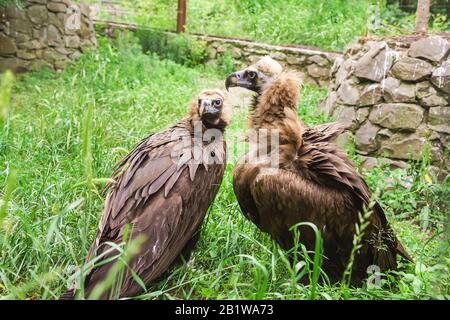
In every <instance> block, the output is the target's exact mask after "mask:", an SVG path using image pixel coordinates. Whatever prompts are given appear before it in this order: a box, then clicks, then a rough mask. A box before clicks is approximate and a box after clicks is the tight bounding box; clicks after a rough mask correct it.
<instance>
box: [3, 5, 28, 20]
mask: <svg viewBox="0 0 450 320" xmlns="http://www.w3.org/2000/svg"><path fill="white" fill-rule="evenodd" d="M5 13H6V17H7V18H9V19H20V20H25V11H24V10H21V9H20V8H18V7H16V6H15V5H12V6H7V7H6V8H5Z"/></svg>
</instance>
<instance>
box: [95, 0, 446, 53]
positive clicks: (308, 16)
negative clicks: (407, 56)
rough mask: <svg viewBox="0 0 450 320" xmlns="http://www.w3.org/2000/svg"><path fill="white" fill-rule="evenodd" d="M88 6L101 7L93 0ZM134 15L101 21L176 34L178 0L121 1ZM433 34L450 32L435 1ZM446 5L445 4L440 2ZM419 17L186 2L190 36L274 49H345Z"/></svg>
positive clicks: (365, 2)
mask: <svg viewBox="0 0 450 320" xmlns="http://www.w3.org/2000/svg"><path fill="white" fill-rule="evenodd" d="M89 2H98V1H95V0H89ZM120 3H121V6H122V7H124V8H126V10H128V11H131V12H133V14H125V15H124V16H122V17H117V16H112V17H111V16H109V15H108V14H107V13H104V15H103V16H101V18H104V19H112V20H116V21H117V20H119V21H125V22H133V23H139V24H143V25H146V26H150V27H153V28H160V29H164V30H175V29H176V20H177V19H176V15H177V1H173V0H159V1H151V0H122V1H120ZM433 4H434V6H433V7H432V15H431V18H430V30H431V31H450V21H449V20H448V17H447V16H446V12H445V10H444V9H443V6H442V7H441V9H439V8H438V7H437V6H436V5H437V4H438V3H437V2H436V1H433ZM441 5H442V0H441ZM414 21H415V14H414V13H407V12H405V11H402V10H400V9H399V8H398V6H397V5H389V6H388V5H386V1H384V0H382V1H379V0H245V1H240V0H223V1H208V0H195V1H187V21H186V30H187V31H189V32H196V33H205V34H211V35H221V36H228V37H241V38H246V39H251V40H256V41H261V42H267V43H274V44H299V45H310V46H316V47H320V48H323V49H330V50H342V49H343V48H344V47H345V46H346V45H347V44H348V43H349V42H351V41H353V40H355V39H356V38H357V37H362V36H366V35H399V34H408V33H411V32H412V31H413V30H414Z"/></svg>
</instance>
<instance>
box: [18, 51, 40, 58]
mask: <svg viewBox="0 0 450 320" xmlns="http://www.w3.org/2000/svg"><path fill="white" fill-rule="evenodd" d="M17 57H18V58H21V59H24V60H33V59H34V58H36V54H35V53H34V51H29V50H18V51H17Z"/></svg>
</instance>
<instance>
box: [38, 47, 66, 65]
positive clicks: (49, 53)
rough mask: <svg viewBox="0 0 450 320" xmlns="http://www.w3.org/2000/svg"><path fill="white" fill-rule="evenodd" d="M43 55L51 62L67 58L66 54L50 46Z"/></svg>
mask: <svg viewBox="0 0 450 320" xmlns="http://www.w3.org/2000/svg"><path fill="white" fill-rule="evenodd" d="M43 57H44V59H45V60H47V61H49V62H55V61H58V60H64V59H65V58H66V55H65V54H61V53H59V52H58V51H56V50H54V49H51V48H48V49H47V50H45V51H44V54H43Z"/></svg>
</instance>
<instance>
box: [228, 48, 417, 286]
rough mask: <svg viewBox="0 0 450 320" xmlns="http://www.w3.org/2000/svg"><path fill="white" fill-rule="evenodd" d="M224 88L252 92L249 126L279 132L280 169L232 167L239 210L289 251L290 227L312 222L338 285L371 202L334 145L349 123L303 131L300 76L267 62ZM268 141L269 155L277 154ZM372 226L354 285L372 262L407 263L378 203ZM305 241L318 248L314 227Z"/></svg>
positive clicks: (264, 163) (263, 164)
mask: <svg viewBox="0 0 450 320" xmlns="http://www.w3.org/2000/svg"><path fill="white" fill-rule="evenodd" d="M225 86H226V87H227V89H228V88H229V87H233V86H234V87H236V86H237V87H243V88H247V89H249V90H253V91H255V92H256V93H257V94H256V96H255V98H254V100H253V102H252V104H251V106H250V108H251V110H250V116H249V117H250V126H251V129H254V130H261V129H267V130H268V132H269V133H268V135H269V136H270V133H271V132H273V131H277V132H278V134H279V149H278V151H277V153H278V156H279V162H278V168H277V169H276V170H275V171H274V170H273V168H272V169H270V170H267V169H268V168H271V167H273V165H272V164H271V163H270V161H269V158H270V157H266V158H264V157H260V158H259V159H256V160H255V159H252V157H251V156H252V154H251V153H247V154H246V155H244V157H243V159H241V160H240V161H239V163H240V164H238V165H236V166H235V168H234V174H233V176H234V181H233V184H234V192H235V193H236V197H237V199H238V202H239V205H240V207H241V210H242V212H243V213H244V215H245V216H246V217H247V218H248V219H250V220H251V221H252V222H253V223H255V224H256V225H257V226H258V227H259V228H260V229H261V230H262V231H264V232H267V233H269V234H270V235H271V236H272V238H273V239H274V240H276V241H277V242H278V243H279V244H280V246H281V247H282V248H284V249H291V248H292V247H293V244H294V242H293V233H292V231H290V228H291V227H292V226H293V225H296V224H298V223H300V222H312V223H314V224H315V225H316V226H317V228H318V229H319V230H320V232H321V234H322V237H323V245H324V252H323V254H324V257H323V265H322V269H323V271H325V273H326V274H327V275H328V277H329V279H330V281H331V282H337V281H340V280H341V279H342V277H343V273H344V270H345V268H346V266H347V264H348V262H349V256H350V252H351V250H352V247H353V245H352V241H353V238H354V234H355V224H356V223H357V222H358V212H361V213H362V211H363V208H364V207H365V206H367V204H368V203H369V200H370V198H371V193H370V191H369V188H368V186H367V184H366V183H365V182H364V180H363V178H362V177H361V175H360V174H359V173H358V172H357V171H356V170H355V168H354V165H353V163H352V162H351V161H350V160H349V159H348V157H347V155H346V154H345V152H343V151H342V150H340V149H339V148H338V147H337V146H336V144H335V143H334V140H335V138H336V137H337V136H338V135H339V134H340V133H342V131H343V130H344V126H343V125H340V124H338V123H331V124H325V125H320V126H316V127H313V128H306V127H305V126H304V125H303V123H302V122H301V121H300V119H299V118H298V114H297V100H298V94H299V86H300V80H299V78H298V76H297V75H296V74H295V73H292V72H283V71H282V67H281V66H280V64H278V63H277V62H276V61H274V60H273V59H271V58H270V57H264V58H262V59H261V60H259V61H258V62H257V63H255V64H254V65H252V66H250V67H248V68H246V69H244V70H241V71H238V72H235V73H232V74H230V75H229V76H228V78H227V79H226V83H225ZM258 143H260V142H258ZM271 143H273V141H269V146H268V148H267V149H268V151H269V152H270V151H272V152H273V150H277V149H276V146H275V145H272V144H271ZM256 149H257V148H256ZM253 156H255V154H253ZM253 158H254V157H253ZM369 222H370V224H369V226H368V227H367V229H366V230H365V234H364V238H363V241H362V247H361V249H360V250H359V251H358V252H357V254H356V256H355V261H354V264H353V269H352V284H355V285H357V284H360V283H361V282H362V281H363V279H365V278H366V277H367V272H366V269H367V268H368V267H369V266H370V265H377V266H379V268H380V270H381V271H382V272H383V271H386V270H395V269H396V268H397V260H396V256H397V254H400V255H401V256H403V257H404V258H406V259H408V260H409V259H410V257H409V255H408V254H407V252H406V251H405V249H404V248H403V247H402V245H401V244H400V242H399V241H398V240H397V238H396V236H395V234H394V232H393V230H392V229H391V228H390V226H389V225H388V222H387V220H386V216H385V214H384V212H383V209H382V208H381V206H380V205H379V204H378V203H376V204H375V205H374V207H373V213H372V214H371V216H370V218H369ZM300 242H301V243H302V244H304V245H305V246H306V248H307V249H308V250H312V251H314V243H315V234H314V232H313V230H312V229H311V228H310V227H308V226H302V227H300Z"/></svg>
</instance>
